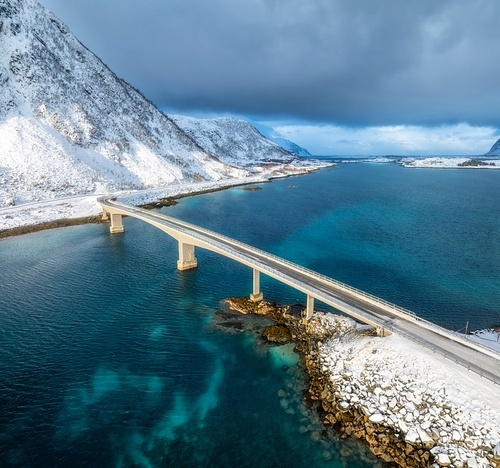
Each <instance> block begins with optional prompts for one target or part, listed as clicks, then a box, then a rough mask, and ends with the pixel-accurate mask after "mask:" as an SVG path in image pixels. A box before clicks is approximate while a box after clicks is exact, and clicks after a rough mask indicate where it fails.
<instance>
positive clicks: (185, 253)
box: [177, 241, 198, 271]
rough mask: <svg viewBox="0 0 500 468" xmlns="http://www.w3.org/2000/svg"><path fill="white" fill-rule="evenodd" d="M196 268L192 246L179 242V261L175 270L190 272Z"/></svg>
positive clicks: (196, 262) (196, 263) (196, 261)
mask: <svg viewBox="0 0 500 468" xmlns="http://www.w3.org/2000/svg"><path fill="white" fill-rule="evenodd" d="M197 266H198V260H197V259H196V257H195V256H194V245H192V244H186V243H184V242H182V241H179V260H177V269H178V270H180V271H183V270H190V269H192V268H196V267H197Z"/></svg>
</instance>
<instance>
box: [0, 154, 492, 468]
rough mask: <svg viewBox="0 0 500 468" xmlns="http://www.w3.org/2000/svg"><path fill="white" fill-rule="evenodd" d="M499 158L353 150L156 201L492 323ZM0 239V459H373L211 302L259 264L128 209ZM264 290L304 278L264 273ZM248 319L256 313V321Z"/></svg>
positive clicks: (287, 356)
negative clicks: (469, 163)
mask: <svg viewBox="0 0 500 468" xmlns="http://www.w3.org/2000/svg"><path fill="white" fill-rule="evenodd" d="M499 178H500V172H498V171H466V170H462V171H460V170H425V169H424V170H412V169H403V168H401V167H399V166H396V165H393V164H384V165H375V164H346V165H341V166H339V167H337V168H334V169H329V170H323V171H319V172H317V173H315V174H311V175H307V176H301V177H294V178H289V179H285V180H279V181H274V182H272V183H269V184H261V185H260V187H261V188H262V190H260V191H246V190H243V189H242V188H234V189H231V190H227V191H222V192H216V193H211V194H206V195H203V196H199V197H193V198H186V199H182V200H181V201H180V203H179V205H177V206H174V207H169V208H165V209H164V210H165V211H166V212H168V213H170V214H172V215H174V216H178V217H180V218H183V219H187V220H189V221H191V222H193V223H196V224H200V225H203V226H206V227H209V228H212V229H214V230H217V231H220V232H222V233H225V234H227V235H230V236H233V237H235V238H238V239H241V240H243V241H245V242H248V243H250V244H253V245H256V246H259V247H261V248H264V249H266V250H269V251H271V252H273V253H276V254H278V255H281V256H283V257H285V258H288V259H290V260H293V261H295V262H297V263H300V264H302V265H305V266H308V267H310V268H313V269H316V270H318V271H320V272H322V273H324V274H327V275H330V276H333V277H334V278H336V279H339V280H341V281H344V282H347V283H349V284H352V285H354V286H356V287H359V288H361V289H365V290H367V291H369V292H372V293H374V294H377V295H379V296H381V297H383V298H385V299H389V300H391V301H393V302H396V303H398V304H401V305H403V306H406V307H408V308H410V309H412V310H414V311H415V312H417V313H418V314H419V315H421V316H423V317H426V318H428V319H431V320H434V321H436V322H438V323H440V324H441V325H443V326H447V327H449V328H453V329H458V328H460V327H463V326H465V323H466V321H470V324H471V327H475V328H482V327H487V326H490V325H492V324H493V323H498V322H500V313H499V312H500V311H499V308H498V304H499V303H500V301H499V299H500V204H499V203H498V199H499V194H500V180H499ZM125 229H126V232H125V233H124V234H123V235H114V236H110V235H109V234H108V227H107V226H106V225H86V226H78V227H71V228H66V229H59V230H53V231H46V232H40V233H36V234H32V235H27V236H21V237H17V238H10V239H4V240H1V241H0V265H1V267H2V268H1V269H0V334H1V342H2V344H1V347H0V408H1V411H0V465H2V466H82V465H85V466H305V465H311V466H353V467H364V466H374V464H376V463H377V462H376V461H374V460H373V458H372V457H370V456H369V455H368V454H366V453H365V450H364V448H363V447H362V446H360V445H359V444H357V443H356V442H355V441H339V440H337V437H336V436H335V434H332V433H331V432H327V431H324V430H323V428H322V426H321V425H320V424H319V422H318V421H317V419H316V418H315V415H314V413H313V412H312V411H310V410H309V409H308V407H307V405H304V403H303V400H302V393H301V392H302V389H303V378H304V376H303V374H302V373H301V370H300V368H299V366H297V365H296V364H295V361H296V360H295V359H294V356H293V354H291V352H290V349H289V348H286V347H285V348H277V349H272V348H269V347H267V346H264V345H262V344H261V343H259V340H258V339H257V335H256V333H252V332H250V331H247V332H242V333H227V332H223V331H221V330H220V329H218V328H217V327H215V326H214V321H213V314H214V311H215V310H216V308H217V307H218V304H219V301H220V300H221V299H223V298H225V297H229V296H235V295H246V294H248V293H249V292H250V289H251V281H252V276H251V272H250V271H249V270H248V269H246V268H244V267H242V266H240V265H237V264H235V263H233V262H231V261H229V260H226V259H224V258H221V257H219V256H217V255H215V254H212V253H210V252H204V251H201V250H198V251H197V257H198V259H199V268H198V269H197V270H196V271H187V272H183V273H179V272H177V271H176V269H175V262H176V253H177V252H176V244H175V243H174V242H173V241H172V240H171V239H170V238H168V236H166V235H165V234H163V233H161V232H160V231H158V230H156V229H154V228H152V227H150V226H148V225H146V224H144V223H141V222H139V221H136V220H133V219H126V220H125ZM263 290H264V294H265V296H267V297H268V298H270V299H274V300H276V301H278V302H301V301H303V300H304V298H303V297H302V296H301V294H299V293H296V292H295V291H293V290H290V289H289V288H287V287H284V286H282V285H280V284H278V283H276V282H274V281H272V280H268V279H265V278H263ZM250 326H253V325H250Z"/></svg>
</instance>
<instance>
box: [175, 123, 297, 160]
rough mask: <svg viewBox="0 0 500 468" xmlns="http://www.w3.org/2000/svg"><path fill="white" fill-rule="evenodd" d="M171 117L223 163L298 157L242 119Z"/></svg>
mask: <svg viewBox="0 0 500 468" xmlns="http://www.w3.org/2000/svg"><path fill="white" fill-rule="evenodd" d="M170 117H171V118H172V120H173V121H174V122H175V123H176V124H177V125H178V126H179V127H180V128H181V129H182V130H184V131H185V132H186V133H187V134H188V135H189V136H190V137H191V138H192V139H193V140H194V141H196V143H197V144H199V145H200V146H201V147H203V148H205V149H206V150H207V151H208V152H210V153H211V154H215V155H217V157H218V158H219V159H220V160H221V161H222V162H224V163H225V164H230V165H243V166H245V167H251V166H254V165H256V164H259V165H262V164H268V163H283V162H291V161H293V160H294V159H297V157H296V156H295V155H292V154H291V153H290V152H289V151H286V150H285V149H283V148H282V147H281V146H279V145H277V144H276V143H273V142H272V141H270V140H268V139H267V138H265V137H264V136H263V135H262V134H261V133H260V132H259V131H258V130H257V129H256V128H255V127H254V126H252V125H251V124H249V123H248V122H246V121H244V120H238V119H232V118H226V117H224V118H216V119H195V118H193V117H185V116H180V115H172V116H170Z"/></svg>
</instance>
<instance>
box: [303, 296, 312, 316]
mask: <svg viewBox="0 0 500 468" xmlns="http://www.w3.org/2000/svg"><path fill="white" fill-rule="evenodd" d="M313 313H314V297H312V296H310V295H309V294H308V295H307V300H306V315H305V317H304V320H306V321H307V320H311V317H312V316H313Z"/></svg>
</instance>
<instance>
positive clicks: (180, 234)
mask: <svg viewBox="0 0 500 468" xmlns="http://www.w3.org/2000/svg"><path fill="white" fill-rule="evenodd" d="M98 202H99V203H100V204H101V206H102V209H103V218H104V219H109V220H110V222H111V225H110V232H111V233H121V232H124V226H123V217H124V216H130V217H133V218H137V219H140V220H142V221H144V222H146V223H149V224H151V225H152V226H155V227H156V228H158V229H160V230H162V231H163V232H165V233H166V234H168V235H169V236H171V237H173V238H174V239H176V240H177V242H178V248H179V259H178V261H177V268H178V269H179V270H188V269H192V268H196V267H197V266H198V260H197V259H196V256H195V249H196V248H197V247H198V248H203V249H207V250H210V251H212V252H216V253H218V254H220V255H223V256H225V257H228V258H231V259H232V260H235V261H237V262H239V263H241V264H243V265H246V266H248V267H249V268H251V269H252V270H253V289H252V293H251V294H250V299H251V300H253V301H256V302H258V301H261V300H262V299H263V293H262V291H261V289H260V274H261V273H263V274H265V275H267V276H269V277H271V278H274V279H276V280H278V281H280V282H282V283H284V284H286V285H288V286H291V287H292V288H295V289H296V290H298V291H300V292H302V293H303V294H304V295H305V302H306V309H305V314H304V320H309V319H310V318H311V317H312V315H313V313H314V301H315V300H319V301H321V302H322V303H324V304H327V305H329V306H331V307H333V308H335V309H337V310H339V311H341V312H343V313H345V314H347V315H349V316H351V317H352V318H354V319H355V320H357V321H360V322H363V323H366V324H368V325H371V326H373V327H374V328H375V330H376V331H377V334H378V335H379V336H387V335H390V334H391V333H393V332H396V333H398V334H401V335H403V336H405V337H407V338H409V339H411V340H414V341H416V342H418V343H420V344H422V345H424V346H426V347H427V348H429V349H431V350H432V351H434V352H436V353H438V354H441V355H443V356H445V357H446V358H448V359H450V360H453V361H455V362H457V363H458V364H460V365H462V366H464V367H465V368H467V369H469V370H471V371H474V372H476V373H477V374H479V375H481V376H483V377H485V378H487V379H489V380H491V381H493V382H494V383H496V384H500V355H499V353H497V352H495V351H494V350H492V349H490V348H487V347H484V346H481V345H480V344H477V343H474V342H472V341H470V340H467V339H466V338H464V337H463V336H462V335H459V334H457V333H454V332H451V331H450V330H446V329H444V328H442V327H439V326H438V325H436V324H434V323H432V322H429V321H427V320H424V319H421V318H419V317H418V316H416V315H415V314H414V313H412V312H410V311H408V310H406V309H404V308H402V307H399V306H397V305H395V304H391V303H390V302H387V301H384V300H383V299H380V298H378V297H375V296H373V295H371V294H368V293H365V292H363V291H360V290H358V289H356V288H353V287H351V286H348V285H346V284H343V283H341V282H339V281H336V280H334V279H332V278H328V277H326V276H323V275H321V274H319V273H317V272H314V271H312V270H309V269H307V268H304V267H302V266H300V265H297V264H294V263H292V262H289V261H287V260H285V259H283V258H280V257H277V256H275V255H272V254H270V253H267V252H264V251H263V250H260V249H257V248H255V247H252V246H250V245H248V244H245V243H243V242H239V241H237V240H234V239H231V238H229V237H226V236H223V235H221V234H218V233H216V232H213V231H210V230H208V229H204V228H201V227H199V226H195V225H193V224H190V223H187V222H184V221H180V220H178V219H175V218H172V217H169V216H166V215H164V214H160V213H156V212H152V211H148V210H145V209H142V208H137V207H134V206H129V205H126V204H124V203H120V202H118V201H117V200H116V199H115V198H113V197H109V196H103V197H100V198H99V199H98Z"/></svg>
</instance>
